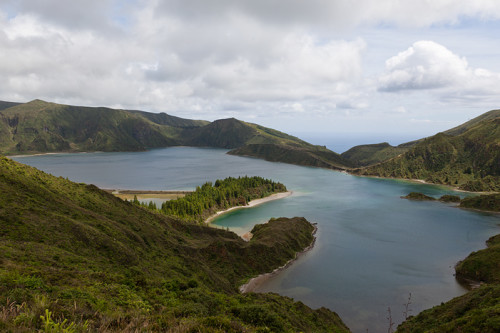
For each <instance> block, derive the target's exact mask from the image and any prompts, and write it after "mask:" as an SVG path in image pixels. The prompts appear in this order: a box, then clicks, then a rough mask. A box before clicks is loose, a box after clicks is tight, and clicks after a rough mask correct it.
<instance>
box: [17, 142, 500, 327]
mask: <svg viewBox="0 0 500 333" xmlns="http://www.w3.org/2000/svg"><path fill="white" fill-rule="evenodd" d="M225 152H226V150H222V149H200V148H186V147H180V148H179V147H178V148H168V149H157V150H152V151H148V152H140V153H86V154H59V155H41V156H29V157H16V158H15V159H16V160H18V161H20V162H22V163H26V164H29V165H33V166H35V167H37V168H39V169H41V170H44V171H46V172H50V173H52V174H54V175H56V176H63V177H68V178H69V179H71V180H74V181H77V182H85V183H93V184H95V185H97V186H99V187H101V188H113V189H148V190H192V189H194V188H195V187H196V186H197V185H201V184H202V183H204V182H206V181H215V180H216V179H219V178H225V177H228V176H243V175H249V176H253V175H258V176H262V177H266V178H271V179H273V180H277V181H280V182H282V183H284V184H285V185H286V186H287V187H288V188H289V189H290V190H292V191H293V192H294V194H293V195H292V196H291V197H288V198H285V199H282V200H277V201H272V202H268V203H266V204H263V205H261V206H257V207H254V208H251V209H242V210H237V211H233V212H231V213H228V214H226V215H222V216H221V217H220V218H218V219H217V220H216V221H215V224H217V225H219V226H222V227H229V228H230V229H232V230H234V231H235V232H237V233H239V234H242V233H244V232H246V231H249V230H250V229H251V228H252V227H253V225H254V224H256V223H262V222H265V221H267V220H268V219H269V218H271V217H279V216H287V217H293V216H304V217H306V218H307V219H308V220H309V221H311V222H316V223H318V227H319V231H318V234H317V242H316V246H315V247H314V249H313V250H312V251H310V252H308V253H307V254H306V255H304V256H302V257H301V258H300V259H299V260H298V261H296V262H295V263H294V264H293V265H292V266H290V267H289V268H288V269H287V270H285V271H283V272H281V273H280V274H278V275H276V276H275V277H273V278H271V279H270V280H269V281H267V282H266V283H265V284H264V285H263V286H262V287H261V288H260V289H259V291H274V292H278V293H280V294H283V295H287V296H291V297H293V298H295V299H297V300H301V301H302V302H304V303H306V304H308V305H310V306H312V307H320V306H325V307H328V308H330V309H332V310H334V311H336V312H337V313H339V314H340V316H341V317H342V319H343V320H344V321H345V322H346V324H347V325H348V326H349V327H350V328H351V329H352V330H353V331H354V332H366V329H368V330H369V332H385V331H387V327H388V322H387V319H386V317H387V308H388V307H390V308H391V312H392V317H393V320H394V321H395V322H400V321H401V320H402V312H403V310H404V307H403V304H405V303H406V302H407V298H408V295H409V293H411V295H412V296H411V305H410V309H411V310H412V312H411V313H410V314H413V315H415V314H417V313H418V312H420V311H421V310H423V309H425V308H428V307H431V306H433V305H437V304H439V303H441V302H443V301H447V300H449V299H451V298H453V297H455V296H458V295H461V294H463V293H464V292H465V290H464V289H463V288H462V287H461V286H460V285H458V284H457V283H456V281H455V279H454V277H453V273H454V269H453V266H454V265H455V264H456V262H457V261H459V260H461V259H463V258H465V257H466V256H467V255H468V254H469V253H470V252H471V251H474V250H477V249H479V248H484V242H485V240H486V239H488V238H489V237H490V236H492V235H494V234H497V233H499V232H500V228H499V223H500V216H499V215H498V214H487V213H478V212H472V211H466V210H462V209H459V208H456V207H453V206H450V205H446V204H442V203H439V202H415V201H408V200H404V199H401V198H400V196H402V195H406V194H408V193H409V192H411V191H418V192H423V193H425V194H427V195H432V196H436V197H437V196H441V195H443V194H448V193H453V192H452V191H451V190H450V189H448V188H445V187H439V186H431V185H425V184H419V183H411V182H406V181H397V180H384V179H372V178H360V177H354V176H351V175H347V174H344V173H340V172H335V171H330V170H324V169H316V168H308V167H300V166H293V165H288V164H282V163H270V162H266V161H262V160H258V159H252V158H243V157H236V156H230V155H226V154H225ZM453 194H457V193H453ZM459 194H460V193H459ZM460 195H463V194H460Z"/></svg>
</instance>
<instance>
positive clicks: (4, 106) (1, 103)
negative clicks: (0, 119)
mask: <svg viewBox="0 0 500 333" xmlns="http://www.w3.org/2000/svg"><path fill="white" fill-rule="evenodd" d="M19 104H21V103H15V102H6V101H0V111H1V110H3V109H8V108H11V107H13V106H16V105H19Z"/></svg>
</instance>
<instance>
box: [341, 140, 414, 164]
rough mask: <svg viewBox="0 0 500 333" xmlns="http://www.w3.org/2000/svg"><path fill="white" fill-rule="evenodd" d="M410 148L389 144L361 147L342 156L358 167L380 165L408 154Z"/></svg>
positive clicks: (352, 149) (356, 147) (354, 148)
mask: <svg viewBox="0 0 500 333" xmlns="http://www.w3.org/2000/svg"><path fill="white" fill-rule="evenodd" d="M409 149H410V147H407V146H404V147H403V146H397V147H394V146H391V145H390V144H388V143H387V142H384V143H378V144H370V145H360V146H355V147H352V148H351V149H349V150H348V151H346V152H343V153H342V154H341V156H342V157H343V158H345V159H347V160H349V161H351V162H352V163H353V165H355V166H356V167H360V166H367V165H372V164H376V163H380V162H383V161H386V160H388V159H391V158H393V157H396V156H398V155H401V154H404V153H406V152H407V151H408V150H409Z"/></svg>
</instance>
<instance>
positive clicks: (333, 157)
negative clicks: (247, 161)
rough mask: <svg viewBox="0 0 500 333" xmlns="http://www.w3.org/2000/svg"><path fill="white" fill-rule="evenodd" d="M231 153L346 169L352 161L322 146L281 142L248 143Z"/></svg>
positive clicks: (276, 160) (269, 159)
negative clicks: (303, 145)
mask: <svg viewBox="0 0 500 333" xmlns="http://www.w3.org/2000/svg"><path fill="white" fill-rule="evenodd" d="M228 154H230V155H239V156H250V157H257V158H263V159H265V160H267V161H271V162H284V163H290V164H296V165H304V166H313V167H319V168H327V169H334V170H346V169H347V168H348V167H350V166H351V163H350V162H349V161H347V160H345V159H343V158H342V157H341V156H340V155H339V154H337V153H335V152H332V151H331V150H328V149H326V148H324V147H322V146H313V147H300V146H299V147H297V146H292V145H280V144H248V145H245V146H243V147H240V148H237V149H233V150H231V151H229V152H228Z"/></svg>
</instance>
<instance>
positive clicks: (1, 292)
mask: <svg viewBox="0 0 500 333" xmlns="http://www.w3.org/2000/svg"><path fill="white" fill-rule="evenodd" d="M311 230H312V226H311V224H310V223H309V222H307V221H306V220H305V219H303V218H293V219H284V218H280V219H275V220H273V221H271V222H270V223H267V224H266V225H263V226H260V227H256V230H254V232H255V235H254V237H253V238H252V240H251V241H250V242H244V241H243V240H241V239H240V238H239V237H238V236H237V235H235V234H234V233H232V232H228V231H225V230H220V229H215V228H210V227H207V226H202V225H196V224H194V223H189V222H182V221H179V220H176V219H173V218H170V217H167V216H164V215H162V214H158V213H154V212H151V211H150V210H148V209H145V208H142V207H138V206H137V205H134V204H132V203H129V202H125V201H123V200H121V199H119V198H116V197H115V196H113V195H112V194H110V193H107V192H105V191H102V190H100V189H98V188H97V187H95V186H92V185H86V184H77V183H73V182H70V181H68V180H66V179H63V178H57V177H53V176H50V175H48V174H45V173H43V172H41V171H39V170H37V169H35V168H31V167H28V166H25V165H22V164H20V163H17V162H14V161H12V160H9V159H7V158H4V157H0V330H2V331H15V332H32V331H44V330H49V329H50V330H52V331H61V332H62V331H64V330H66V331H75V332H86V331H110V332H115V331H116V332H118V331H119V332H123V331H125V332H127V331H128V332H132V331H166V332H197V331H203V332H299V331H302V332H347V331H348V330H347V328H346V327H345V325H344V324H343V323H342V321H341V320H340V318H339V317H338V316H337V315H336V314H335V313H333V312H331V311H329V310H327V309H318V310H312V309H310V308H308V307H307V306H305V305H304V304H302V303H300V302H294V301H293V300H292V299H290V298H286V297H281V296H278V295H273V294H252V293H250V294H240V293H239V292H238V287H239V285H241V284H242V283H244V282H245V281H247V280H248V279H249V278H250V277H252V276H255V275H258V274H261V273H264V272H268V271H271V270H273V269H274V268H276V267H279V266H280V265H282V264H283V263H285V262H286V261H288V260H289V259H291V258H293V257H294V255H295V253H296V252H298V251H301V250H302V249H303V248H304V247H306V246H308V245H309V244H310V243H311V241H312V235H311ZM49 313H50V316H49ZM47 325H48V326H47ZM46 327H49V328H46Z"/></svg>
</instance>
